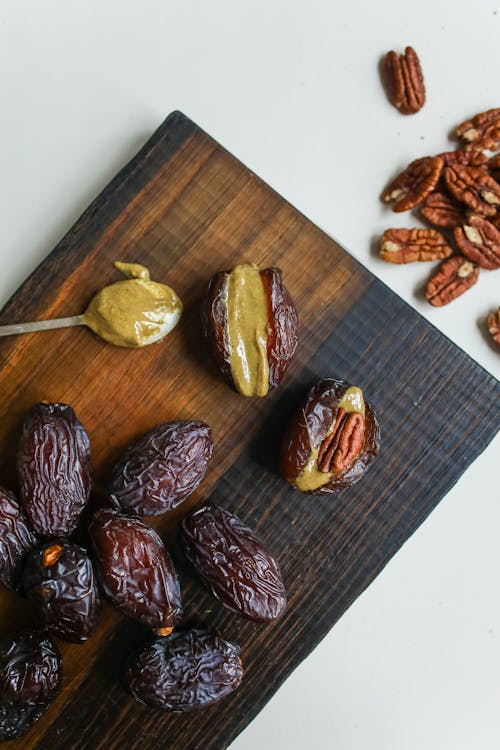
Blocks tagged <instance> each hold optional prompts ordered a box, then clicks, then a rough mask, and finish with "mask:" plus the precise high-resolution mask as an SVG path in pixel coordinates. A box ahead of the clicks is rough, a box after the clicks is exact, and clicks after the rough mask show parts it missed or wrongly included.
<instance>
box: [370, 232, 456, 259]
mask: <svg viewBox="0 0 500 750" xmlns="http://www.w3.org/2000/svg"><path fill="white" fill-rule="evenodd" d="M452 253H453V249H452V248H451V247H450V245H449V244H448V242H447V241H446V239H445V238H444V237H443V235H442V234H441V232H438V231H437V230H436V229H386V230H385V232H384V234H383V235H382V239H381V241H380V257H381V258H382V260H386V261H388V262H389V263H412V262H413V261H415V260H420V261H422V260H441V259H442V258H448V257H449V256H450V255H451V254H452Z"/></svg>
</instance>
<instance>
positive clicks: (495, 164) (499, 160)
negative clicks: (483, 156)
mask: <svg viewBox="0 0 500 750" xmlns="http://www.w3.org/2000/svg"><path fill="white" fill-rule="evenodd" d="M487 166H488V171H489V173H490V175H491V176H492V177H493V179H494V180H496V181H497V182H498V180H500V154H495V156H492V157H491V159H488V164H487Z"/></svg>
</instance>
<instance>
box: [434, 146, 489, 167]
mask: <svg viewBox="0 0 500 750" xmlns="http://www.w3.org/2000/svg"><path fill="white" fill-rule="evenodd" d="M438 156H439V158H440V159H442V161H443V164H444V166H445V167H449V166H450V164H463V165H464V166H466V167H468V166H470V167H480V166H481V165H482V164H486V162H487V161H488V157H487V156H486V154H483V152H482V151H476V150H475V149H471V150H470V151H461V150H460V149H457V150H456V151H445V152H444V153H442V154H438Z"/></svg>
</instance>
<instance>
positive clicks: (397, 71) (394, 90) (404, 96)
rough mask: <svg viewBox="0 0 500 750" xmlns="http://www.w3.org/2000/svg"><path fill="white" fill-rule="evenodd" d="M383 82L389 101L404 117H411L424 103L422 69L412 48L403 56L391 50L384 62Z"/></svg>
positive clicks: (408, 48)
mask: <svg viewBox="0 0 500 750" xmlns="http://www.w3.org/2000/svg"><path fill="white" fill-rule="evenodd" d="M384 82H385V87H386V89H387V95H388V97H389V101H390V102H391V104H393V105H394V106H395V107H397V109H399V111H400V112H401V113H402V114H404V115H413V114H415V112H418V111H419V110H420V109H422V107H423V106H424V103H425V86H424V76H423V74H422V67H421V65H420V60H419V59H418V55H417V53H416V52H415V50H414V49H413V47H407V48H406V49H405V52H404V54H403V55H398V54H397V52H394V51H392V50H391V52H388V53H387V55H386V56H385V60H384Z"/></svg>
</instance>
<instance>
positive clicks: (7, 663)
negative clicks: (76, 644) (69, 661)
mask: <svg viewBox="0 0 500 750" xmlns="http://www.w3.org/2000/svg"><path fill="white" fill-rule="evenodd" d="M61 677H62V669H61V656H60V654H59V651H58V649H57V647H56V645H55V643H54V642H53V641H52V639H51V638H50V637H49V636H48V635H47V634H46V633H43V632H36V631H23V632H21V633H18V634H17V635H15V636H14V637H13V638H12V637H9V638H4V639H2V641H0V740H11V739H15V738H16V737H21V736H22V735H23V734H25V733H26V732H27V731H28V729H29V728H30V727H31V726H33V724H34V723H35V722H36V721H38V719H39V718H40V717H41V715H42V714H43V713H44V712H45V711H46V709H47V708H48V707H49V705H50V704H51V703H52V701H53V699H54V698H55V697H56V695H57V693H58V692H59V690H60V687H61Z"/></svg>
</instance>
